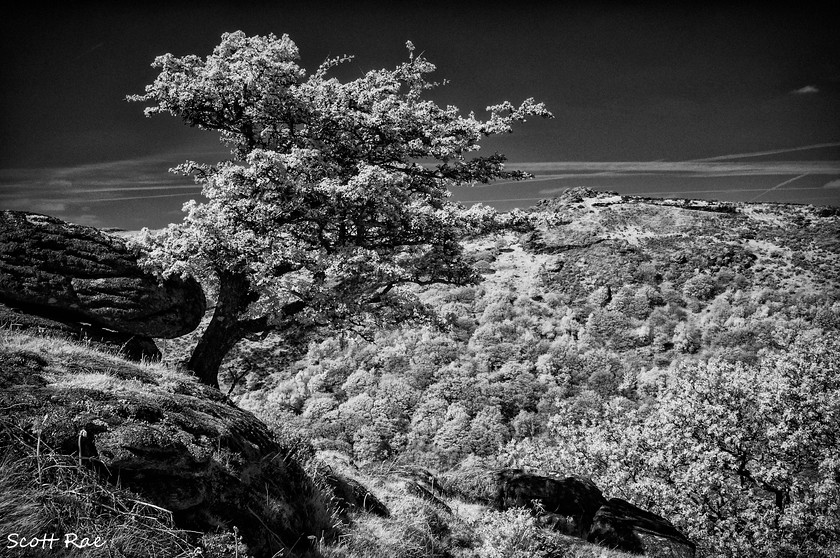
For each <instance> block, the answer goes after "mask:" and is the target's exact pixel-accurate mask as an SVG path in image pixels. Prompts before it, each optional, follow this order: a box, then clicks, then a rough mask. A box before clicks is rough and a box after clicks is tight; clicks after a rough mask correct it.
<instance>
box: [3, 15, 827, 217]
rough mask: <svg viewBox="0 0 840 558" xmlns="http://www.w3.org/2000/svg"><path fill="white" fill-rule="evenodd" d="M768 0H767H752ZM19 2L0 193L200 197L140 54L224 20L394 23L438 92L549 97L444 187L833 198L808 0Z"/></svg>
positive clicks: (70, 212) (823, 19)
mask: <svg viewBox="0 0 840 558" xmlns="http://www.w3.org/2000/svg"><path fill="white" fill-rule="evenodd" d="M770 5H771V6H772V5H773V3H770ZM57 6H59V5H58V4H55V3H50V4H46V3H40V2H29V3H27V4H25V5H23V6H22V7H21V6H19V7H17V8H16V9H15V10H11V11H9V12H8V13H6V14H4V16H3V18H2V21H0V36H1V37H0V49H2V60H3V67H2V70H0V209H15V210H26V211H33V212H37V213H46V214H49V215H54V216H57V217H60V218H63V219H66V220H69V221H72V222H76V223H80V224H87V225H93V226H98V227H118V228H123V229H129V230H136V229H139V228H142V227H150V228H158V227H162V226H165V225H166V224H168V223H170V222H179V221H180V220H181V219H182V217H183V213H182V212H181V206H182V205H183V204H184V202H185V201H187V200H189V199H193V198H194V199H198V200H200V199H201V198H200V188H199V187H198V186H196V185H195V184H194V183H193V182H192V180H191V179H189V178H186V177H182V176H178V175H173V174H171V173H168V169H169V168H171V167H174V166H175V165H177V164H180V163H182V162H184V161H185V160H188V159H191V160H198V161H203V162H216V161H219V160H222V159H224V158H225V157H226V153H227V152H226V150H225V149H224V147H222V146H221V145H220V144H219V142H218V138H217V137H216V136H214V135H213V134H212V133H209V132H202V131H199V130H195V129H191V128H188V127H186V126H185V125H183V124H182V123H181V122H180V121H179V120H178V119H176V118H174V117H166V116H156V117H153V118H145V117H144V116H143V106H142V104H140V103H129V102H126V101H125V97H126V96H127V95H130V94H135V93H142V92H143V89H144V86H145V85H146V84H148V83H151V82H152V81H153V80H154V78H155V75H156V74H155V70H154V69H153V68H151V66H150V65H151V63H152V61H153V60H154V58H155V56H158V55H160V54H164V53H167V52H171V53H172V54H175V55H177V56H183V55H187V54H197V55H200V56H206V55H207V54H209V53H210V52H211V51H212V49H213V47H214V46H215V45H217V44H218V43H219V41H220V38H221V35H222V33H224V32H228V31H236V30H242V31H244V32H246V33H247V34H249V35H255V34H260V35H265V34H268V33H274V34H276V35H282V34H283V33H288V34H289V36H290V37H291V38H292V40H294V41H295V43H296V44H297V45H298V47H299V48H300V52H301V64H302V65H303V66H304V67H305V68H307V69H310V70H314V69H315V68H316V67H317V66H318V65H319V64H320V63H321V62H322V61H323V60H324V59H326V58H327V57H331V56H337V55H342V54H352V55H354V56H355V58H354V60H353V61H352V62H351V63H350V64H349V66H347V67H346V68H344V69H342V72H344V75H346V76H350V77H354V76H357V75H358V76H360V75H362V74H363V73H364V72H365V71H368V70H371V69H378V68H384V67H387V68H391V67H394V66H396V65H397V64H399V63H400V62H402V61H404V60H405V59H406V56H407V53H406V50H405V42H406V41H407V40H411V41H412V42H413V43H414V45H415V46H416V48H417V50H418V52H423V54H424V56H425V57H426V58H428V59H429V60H430V61H431V62H433V63H434V64H435V65H436V66H437V68H438V71H437V72H436V73H435V75H434V76H433V77H434V78H435V79H436V80H444V79H445V80H448V81H449V83H448V85H446V86H443V87H441V88H438V89H436V90H434V91H433V93H432V98H434V99H435V100H436V101H438V102H439V103H440V104H452V105H455V106H457V107H459V108H460V109H461V110H462V111H463V112H464V113H469V112H470V111H475V112H476V114H477V115H478V116H482V115H484V114H485V113H484V109H485V107H486V106H488V105H492V104H496V103H499V102H501V101H504V100H509V101H511V102H513V103H518V102H520V101H522V100H523V99H525V98H528V97H534V98H536V99H537V100H539V101H543V102H545V103H546V105H547V106H548V108H549V109H550V110H551V111H552V112H553V113H554V115H555V117H556V118H554V119H552V120H535V121H529V122H526V123H524V124H522V125H520V126H519V127H518V128H516V129H515V132H514V133H513V134H512V135H506V136H504V137H493V138H488V140H487V141H485V142H484V143H483V147H482V150H483V152H484V153H493V152H495V151H499V152H502V153H505V154H506V155H507V156H508V161H509V164H508V166H509V168H519V169H524V170H528V171H531V172H533V173H534V174H535V179H533V180H531V181H527V182H517V183H506V182H499V183H496V184H492V185H487V186H480V187H474V188H463V189H459V190H458V191H455V192H453V199H454V200H457V201H462V202H464V203H466V204H471V203H475V202H483V203H487V204H489V205H493V206H494V207H496V208H498V209H500V210H509V209H511V208H514V207H523V208H524V207H528V206H531V205H533V204H535V203H536V201H538V200H539V199H542V198H548V197H552V196H555V195H558V194H559V193H561V192H563V191H564V190H565V189H567V188H571V187H576V186H586V187H589V188H593V189H596V190H604V191H614V192H618V193H621V194H630V195H645V196H652V197H682V198H699V199H720V200H728V201H756V202H784V203H810V204H815V205H833V206H840V33H838V32H837V26H836V19H835V18H834V17H832V15H831V14H830V13H829V12H828V11H827V10H828V8H825V9H824V10H825V11H821V10H823V8H817V7H816V6H808V5H807V4H805V3H796V4H789V5H787V6H784V7H770V6H767V5H761V4H759V3H755V4H744V5H741V6H737V7H732V6H729V5H727V4H726V3H723V2H721V3H704V5H703V6H695V7H674V6H673V5H670V4H666V3H662V4H651V3H645V4H626V3H617V2H612V3H608V2H586V3H559V2H555V3H529V2H527V1H522V2H513V3H500V2H484V3H481V4H477V3H470V2H447V3H445V4H444V3H435V2H416V3H398V2H392V3H382V2H357V3H353V4H352V5H347V3H345V4H344V5H340V4H338V3H320V2H318V1H316V0H312V1H309V2H294V1H287V2H277V1H275V2H264V3H254V2H250V3H249V2H236V3H234V2H218V1H216V2H214V1H212V0H211V1H205V2H191V3H182V2H167V3H162V2H144V3H142V4H141V5H135V6H129V5H126V6H120V5H119V3H115V2H65V3H63V6H61V7H57Z"/></svg>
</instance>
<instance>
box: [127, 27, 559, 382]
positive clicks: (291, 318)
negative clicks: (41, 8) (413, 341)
mask: <svg viewBox="0 0 840 558" xmlns="http://www.w3.org/2000/svg"><path fill="white" fill-rule="evenodd" d="M406 46H407V48H408V50H409V60H408V61H407V62H405V63H403V64H401V65H399V66H397V67H396V68H395V69H394V70H377V71H370V72H368V73H367V74H365V75H364V76H363V77H360V78H358V79H355V80H353V81H349V82H347V83H342V82H341V81H339V80H338V79H336V78H333V77H328V73H329V71H330V69H331V68H333V67H335V66H337V65H339V64H341V63H342V62H344V61H346V60H348V59H349V57H340V58H334V59H330V60H327V61H326V62H324V63H323V64H322V65H321V66H320V67H319V68H318V70H317V71H316V72H315V73H313V74H310V75H307V73H306V71H305V70H304V69H302V68H301V67H300V66H299V65H298V63H297V61H298V49H297V47H296V46H295V44H294V43H293V42H292V40H291V39H289V37H288V36H286V35H283V36H282V37H281V38H277V37H275V36H274V35H268V36H265V37H263V36H254V37H248V36H246V35H245V34H244V33H242V32H241V31H240V32H235V33H226V34H224V35H223V36H222V41H221V43H220V44H219V45H218V46H217V47H216V48H215V49H214V51H213V53H212V54H211V55H209V56H207V57H206V58H205V59H202V58H201V57H199V56H194V55H190V56H184V57H182V58H178V57H175V56H173V55H172V54H165V55H163V56H159V57H158V58H156V59H155V61H154V63H153V67H155V68H158V69H160V74H159V75H158V76H157V78H156V79H155V81H154V83H152V84H151V85H148V86H147V87H146V93H145V94H144V95H133V96H130V97H128V98H129V100H132V101H141V102H146V103H151V106H149V107H147V108H146V109H145V114H146V115H147V116H150V115H152V114H154V113H169V114H172V115H174V116H179V117H181V118H182V119H183V120H184V122H185V123H186V124H188V125H190V126H195V127H198V128H200V129H203V130H210V131H214V132H218V133H219V134H221V139H222V141H223V143H225V144H226V145H228V146H229V147H230V149H231V158H230V159H229V160H226V161H223V162H219V163H216V164H214V165H209V164H201V163H197V162H193V161H189V162H187V163H185V164H182V165H180V166H178V167H176V168H175V169H173V171H174V172H178V173H183V174H186V175H192V176H194V177H195V180H196V181H197V182H198V183H200V184H201V185H202V186H203V188H202V195H203V196H204V197H205V198H206V201H204V202H203V203H196V202H195V201H190V202H188V203H187V204H185V206H184V211H185V213H186V216H185V218H184V221H183V222H182V223H179V224H172V225H169V227H168V228H166V229H164V230H163V231H161V232H159V233H157V234H154V235H152V234H150V233H148V231H147V232H146V234H145V237H144V245H145V246H144V248H145V252H146V262H147V264H148V265H149V266H150V267H151V268H153V269H156V270H157V271H158V272H159V273H160V274H161V275H163V276H169V275H173V274H180V275H191V276H194V277H196V278H198V279H199V280H201V281H203V282H204V284H205V285H210V287H211V289H212V290H213V291H215V292H214V293H213V294H214V295H215V298H216V306H215V310H214V313H213V317H212V319H211V321H210V324H209V325H208V327H207V329H206V330H205V331H204V333H203V336H202V337H201V339H200V341H199V342H198V344H197V346H196V347H195V350H194V352H193V354H192V357H191V358H190V360H189V362H188V364H187V367H188V368H189V369H190V370H191V371H192V372H193V373H194V374H196V375H197V376H198V377H199V378H200V379H201V381H202V382H204V383H206V384H209V385H212V386H217V387H218V378H217V376H218V371H219V367H220V365H221V363H222V360H223V359H224V357H225V355H226V354H227V353H228V352H229V351H230V350H231V349H232V348H233V347H234V346H235V345H236V343H237V342H239V341H240V340H241V339H243V338H247V337H251V336H255V335H265V334H267V333H268V332H271V331H277V332H292V331H301V330H306V329H310V328H317V327H320V326H325V325H333V326H335V325H339V326H341V327H347V328H359V327H363V326H364V325H370V324H375V323H394V322H400V321H405V320H412V319H423V318H428V317H429V316H430V315H431V314H430V312H429V311H427V310H426V309H424V307H423V305H422V304H420V303H419V301H418V300H417V299H416V297H414V296H413V295H412V294H411V293H410V292H408V290H407V289H405V285H407V284H412V283H414V284H421V285H425V284H433V283H452V284H465V283H470V282H473V281H475V278H476V276H475V272H474V270H473V269H472V268H471V266H470V265H469V264H468V263H467V262H466V261H465V260H464V259H463V257H462V252H461V246H460V244H459V239H461V238H463V235H464V234H465V233H468V232H470V231H471V230H475V227H476V226H477V225H478V224H479V223H480V222H481V221H482V220H485V221H486V220H487V219H488V218H490V219H492V218H493V216H492V215H491V213H492V212H491V211H490V210H488V209H487V208H484V209H483V210H482V209H473V210H467V211H465V210H464V209H463V208H462V207H460V206H458V205H456V204H453V203H451V202H448V201H447V196H448V192H447V188H448V187H454V186H461V185H471V184H475V183H477V182H482V183H486V182H488V181H490V180H493V179H500V178H502V179H522V178H528V177H529V175H527V174H526V173H523V172H520V171H506V170H504V164H503V163H504V161H505V158H504V156H502V155H499V154H494V155H490V156H487V157H475V156H470V154H471V153H472V152H474V151H476V150H478V148H479V146H478V142H479V140H480V139H481V138H482V137H484V136H490V135H493V134H503V133H508V132H510V131H511V125H512V124H513V123H514V122H517V121H524V120H525V118H526V117H528V116H541V117H551V113H549V112H548V111H547V110H546V108H545V106H544V105H543V104H542V103H536V102H535V101H534V100H533V99H528V100H526V101H524V102H523V103H522V104H521V105H520V106H519V107H514V106H513V105H511V104H510V103H508V102H505V103H502V104H500V105H496V106H492V107H489V108H488V111H489V112H490V117H489V119H487V120H486V121H481V120H478V119H476V118H475V116H474V115H473V114H470V115H469V116H462V115H460V114H459V112H458V109H457V108H456V107H453V106H447V107H440V106H438V105H437V104H436V103H434V102H432V101H431V100H426V99H424V98H423V94H424V92H426V91H427V90H428V89H430V88H432V87H434V85H435V84H433V83H431V82H429V81H427V79H426V75H427V74H429V73H430V72H432V71H433V70H434V69H435V67H434V66H433V65H432V64H431V63H429V62H428V61H427V60H426V59H424V58H423V57H422V56H415V55H414V47H413V45H412V44H411V43H410V42H408V43H407V44H406Z"/></svg>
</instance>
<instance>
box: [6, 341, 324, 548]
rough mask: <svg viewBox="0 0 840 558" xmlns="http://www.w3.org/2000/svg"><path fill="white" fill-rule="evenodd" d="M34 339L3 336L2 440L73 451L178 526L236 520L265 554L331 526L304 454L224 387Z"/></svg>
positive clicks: (205, 526)
mask: <svg viewBox="0 0 840 558" xmlns="http://www.w3.org/2000/svg"><path fill="white" fill-rule="evenodd" d="M3 335H6V336H10V335H18V336H20V337H25V336H23V335H21V334H17V333H8V332H0V336H3ZM33 339H35V341H32V342H29V343H28V344H27V343H25V342H24V343H21V342H18V341H16V342H14V343H3V342H2V339H0V409H3V416H2V420H0V442H2V440H7V439H20V440H23V441H24V442H25V443H26V444H27V445H28V446H31V447H33V448H34V447H36V445H37V446H38V447H39V448H40V450H39V451H42V452H47V451H54V452H57V453H59V454H63V455H68V456H72V458H73V460H74V461H77V460H78V461H79V462H80V463H81V464H83V466H85V467H88V468H90V469H91V470H94V471H97V472H98V473H99V474H100V475H101V476H102V477H103V479H105V480H106V481H110V482H112V483H114V484H119V485H120V486H121V487H122V488H124V489H128V490H131V491H133V492H134V493H136V494H138V497H139V499H141V500H142V501H143V502H145V503H148V504H152V505H154V506H159V507H161V508H165V509H166V510H169V511H170V512H172V517H173V518H174V520H175V524H176V526H177V527H178V528H181V529H189V530H195V531H200V532H215V531H216V530H217V528H219V527H222V528H226V529H228V530H230V529H232V528H233V527H234V526H235V527H238V529H239V532H240V534H241V535H242V537H243V539H244V541H245V543H246V544H247V545H248V547H249V548H250V549H251V552H252V553H253V554H254V555H256V556H272V555H275V553H282V555H283V556H294V555H297V554H296V553H302V554H305V553H306V552H307V547H308V545H310V543H311V541H312V540H315V538H316V537H319V536H321V533H322V531H324V530H326V531H329V530H330V528H331V518H330V512H329V509H328V506H327V503H326V501H325V500H326V499H325V498H324V497H323V496H322V494H321V492H320V491H319V489H318V488H317V486H316V485H315V483H314V482H313V481H312V479H311V477H310V476H309V475H308V474H306V472H305V470H304V468H303V466H302V464H301V463H300V462H299V461H297V460H296V459H295V458H294V457H292V456H291V454H290V453H289V452H288V451H286V449H285V448H283V447H281V446H280V445H279V444H278V443H277V441H276V440H275V438H274V436H273V434H272V433H271V432H270V431H269V430H268V429H267V427H266V426H265V425H264V424H263V423H262V422H260V421H259V420H257V419H256V418H255V417H254V416H253V415H252V414H251V413H249V412H247V411H244V410H242V409H239V408H238V407H236V406H235V405H233V404H232V403H231V402H230V401H229V400H228V399H227V398H226V397H225V396H224V395H222V394H221V393H220V392H219V391H218V390H215V389H213V388H210V387H208V386H204V385H202V384H200V383H199V382H198V381H197V380H195V379H194V378H192V377H190V376H187V375H183V374H180V373H178V372H175V371H171V370H167V369H165V368H164V367H162V366H148V365H140V364H134V363H130V362H128V361H125V360H123V359H121V358H119V357H117V356H114V355H111V354H108V353H104V352H97V351H94V350H86V349H84V348H81V349H80V348H78V346H71V345H69V343H67V342H65V341H60V342H58V343H50V342H44V340H43V339H41V338H33ZM62 344H66V346H62ZM53 346H56V350H53ZM7 429H10V430H14V431H13V432H6V431H5V430H7ZM310 537H311V538H310ZM293 547H294V552H291V551H290V549H291V548H293Z"/></svg>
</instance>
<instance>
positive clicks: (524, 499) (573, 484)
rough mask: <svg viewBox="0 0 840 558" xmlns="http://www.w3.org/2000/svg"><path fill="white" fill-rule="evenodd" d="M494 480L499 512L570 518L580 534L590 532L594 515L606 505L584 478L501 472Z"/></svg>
mask: <svg viewBox="0 0 840 558" xmlns="http://www.w3.org/2000/svg"><path fill="white" fill-rule="evenodd" d="M496 478H497V481H496V486H497V494H496V506H497V507H498V508H499V509H503V510H504V509H508V508H514V507H526V508H531V509H535V511H538V512H539V513H541V514H551V515H556V516H562V517H569V518H571V519H572V521H573V522H574V524H575V526H576V527H577V530H578V531H579V532H580V533H586V532H587V531H589V527H590V525H591V524H592V518H593V517H594V516H595V512H597V511H598V509H599V508H601V506H602V505H603V504H604V503H605V502H606V500H605V499H604V496H603V494H601V490H600V489H599V488H598V487H597V486H595V483H593V482H592V481H591V480H589V479H586V478H583V477H577V476H573V477H565V478H559V477H547V476H542V475H535V474H532V473H526V472H523V471H521V470H518V469H502V470H500V471H498V472H497V473H496Z"/></svg>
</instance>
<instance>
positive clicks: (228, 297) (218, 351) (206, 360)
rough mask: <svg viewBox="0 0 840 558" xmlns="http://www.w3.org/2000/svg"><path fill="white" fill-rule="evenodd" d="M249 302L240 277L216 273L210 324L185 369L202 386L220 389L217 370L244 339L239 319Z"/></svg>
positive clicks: (245, 284)
mask: <svg viewBox="0 0 840 558" xmlns="http://www.w3.org/2000/svg"><path fill="white" fill-rule="evenodd" d="M251 300H252V294H251V292H250V282H249V281H248V278H247V277H246V276H245V275H243V274H232V273H225V274H219V299H218V301H217V302H216V309H215V310H214V311H213V318H212V319H211V320H210V325H208V326H207V329H206V330H204V334H203V335H202V336H201V339H200V340H199V341H198V345H196V347H195V349H194V350H193V353H192V356H191V357H190V361H189V363H187V368H188V369H189V370H190V371H191V372H192V373H193V374H194V375H195V376H197V377H198V379H199V380H200V381H201V383H203V384H207V385H208V386H212V387H214V388H217V389H218V387H219V367H220V366H221V365H222V362H223V361H224V358H225V357H226V356H227V354H228V353H229V352H230V350H231V349H233V347H234V346H236V344H237V343H238V342H239V341H240V340H241V339H242V338H243V337H244V336H245V333H246V332H245V331H244V330H243V329H242V327H240V323H239V317H240V316H241V315H242V314H243V313H244V312H245V311H246V310H247V309H248V304H249V303H250V302H251Z"/></svg>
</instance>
